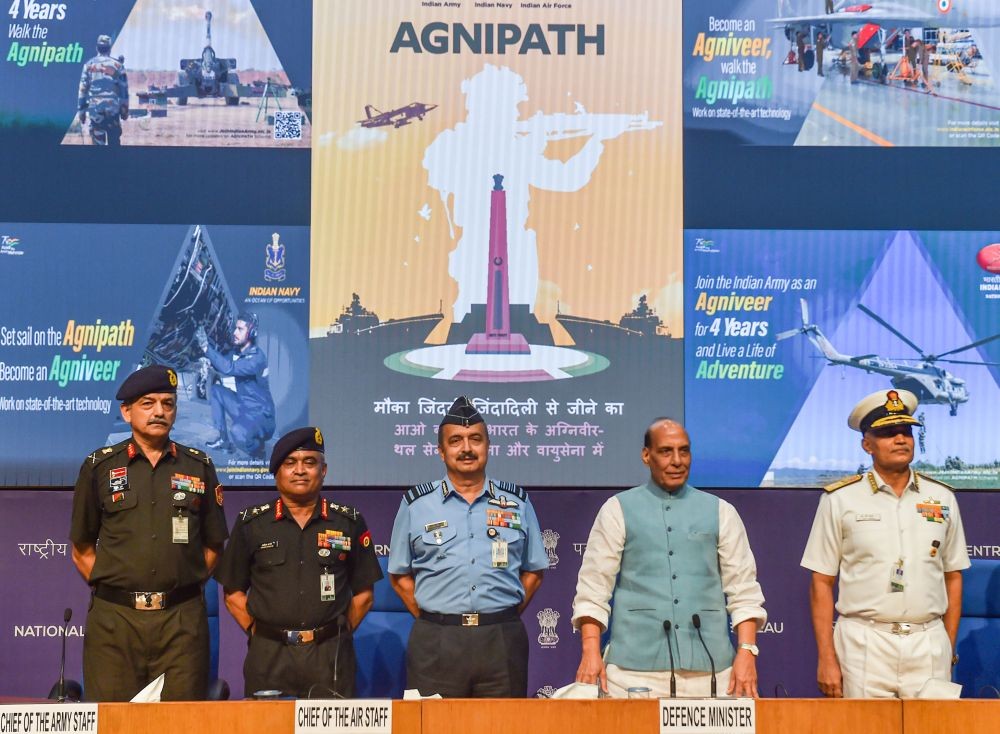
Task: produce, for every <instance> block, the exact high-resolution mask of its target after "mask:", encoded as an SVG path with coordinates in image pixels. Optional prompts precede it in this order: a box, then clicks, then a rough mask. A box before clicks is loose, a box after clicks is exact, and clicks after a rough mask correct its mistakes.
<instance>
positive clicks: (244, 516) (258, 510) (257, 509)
mask: <svg viewBox="0 0 1000 734" xmlns="http://www.w3.org/2000/svg"><path fill="white" fill-rule="evenodd" d="M270 509H271V503H270V502H265V503H264V504H262V505H254V506H253V507H248V508H246V509H245V510H243V511H242V512H241V513H240V520H242V521H243V522H249V521H250V520H253V519H254V518H255V517H257V516H258V515H261V514H263V513H265V512H267V511H268V510H270Z"/></svg>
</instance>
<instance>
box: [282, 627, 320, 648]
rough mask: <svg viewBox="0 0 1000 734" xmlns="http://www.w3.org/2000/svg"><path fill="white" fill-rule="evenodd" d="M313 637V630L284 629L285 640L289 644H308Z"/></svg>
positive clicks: (314, 632) (314, 635)
mask: <svg viewBox="0 0 1000 734" xmlns="http://www.w3.org/2000/svg"><path fill="white" fill-rule="evenodd" d="M315 637H316V631H315V630H285V642H286V643H288V644H289V645H308V644H309V643H310V642H312V641H313V640H314V639H315Z"/></svg>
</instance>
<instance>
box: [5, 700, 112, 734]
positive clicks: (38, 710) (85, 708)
mask: <svg viewBox="0 0 1000 734" xmlns="http://www.w3.org/2000/svg"><path fill="white" fill-rule="evenodd" d="M0 732H3V733H4V734H29V733H30V734H44V733H45V732H59V733H60V734H62V733H63V732H74V733H77V734H79V733H86V734H97V704H96V703H42V704H37V703H32V704H12V705H10V706H7V705H4V706H0Z"/></svg>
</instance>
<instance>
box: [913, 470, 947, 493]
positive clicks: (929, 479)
mask: <svg viewBox="0 0 1000 734" xmlns="http://www.w3.org/2000/svg"><path fill="white" fill-rule="evenodd" d="M914 474H916V475H917V476H918V477H920V478H921V479H926V480H927V481H929V482H934V483H935V484H940V485H941V486H942V487H944V488H945V489H951V490H954V489H955V488H954V487H952V486H951V485H950V484H946V483H945V482H942V481H941V480H940V479H935V478H934V477H932V476H928V475H927V474H924V473H923V472H919V471H918V472H914Z"/></svg>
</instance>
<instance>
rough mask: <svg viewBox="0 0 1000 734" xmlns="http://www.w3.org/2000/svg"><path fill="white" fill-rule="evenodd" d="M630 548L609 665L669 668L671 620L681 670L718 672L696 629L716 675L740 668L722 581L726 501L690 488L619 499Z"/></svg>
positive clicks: (635, 491)
mask: <svg viewBox="0 0 1000 734" xmlns="http://www.w3.org/2000/svg"><path fill="white" fill-rule="evenodd" d="M618 501H619V502H620V503H621V508H622V512H623V514H624V516H625V549H624V551H623V552H622V563H621V571H620V572H619V576H618V584H617V586H616V587H615V594H614V606H613V608H612V613H611V645H610V648H609V650H608V656H607V661H608V662H609V663H614V664H615V665H617V666H619V667H620V668H627V669H629V670H669V668H670V664H669V662H668V657H667V640H666V634H665V633H664V631H663V622H664V620H667V619H669V620H670V622H671V625H672V626H673V629H672V630H671V636H672V639H673V643H674V666H675V667H676V669H677V670H695V671H705V672H707V671H710V670H711V666H710V665H709V662H708V657H707V656H706V655H705V650H704V649H703V648H702V646H701V643H700V642H699V641H698V634H697V632H696V631H695V629H694V625H693V624H692V623H691V615H692V614H698V615H699V616H700V617H701V633H702V636H703V637H704V638H705V644H706V645H708V649H709V650H710V651H711V653H712V657H713V658H715V667H716V670H722V669H723V668H728V667H729V666H730V665H732V661H733V646H732V642H731V641H730V638H729V620H728V617H727V614H726V597H725V594H724V593H723V591H722V579H721V577H720V575H719V550H718V546H719V500H718V498H717V497H714V496H713V495H710V494H707V493H705V492H702V491H700V490H697V489H695V488H694V487H691V486H690V485H687V484H685V485H684V486H683V487H682V488H681V489H679V490H677V491H676V492H672V493H671V492H667V491H665V490H663V489H661V488H660V487H658V486H657V485H655V484H653V483H652V482H648V483H646V484H644V485H642V486H639V487H634V488H632V489H629V490H626V491H625V492H622V493H621V494H619V495H618Z"/></svg>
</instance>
